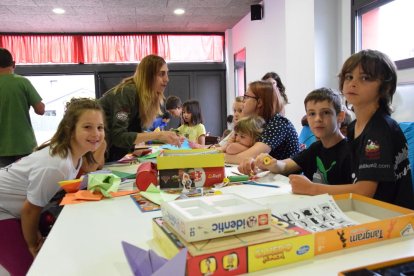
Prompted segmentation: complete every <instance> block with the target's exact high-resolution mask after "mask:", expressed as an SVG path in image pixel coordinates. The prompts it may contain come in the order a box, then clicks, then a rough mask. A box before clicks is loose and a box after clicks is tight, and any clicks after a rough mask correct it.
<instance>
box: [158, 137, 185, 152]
mask: <svg viewBox="0 0 414 276" xmlns="http://www.w3.org/2000/svg"><path fill="white" fill-rule="evenodd" d="M160 148H162V149H168V150H184V149H191V146H190V143H189V142H188V140H187V139H185V140H184V141H183V142H182V143H181V145H180V147H177V146H174V145H171V144H165V145H162V146H160Z"/></svg>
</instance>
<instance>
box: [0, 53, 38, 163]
mask: <svg viewBox="0 0 414 276" xmlns="http://www.w3.org/2000/svg"><path fill="white" fill-rule="evenodd" d="M14 68H15V62H14V60H13V57H12V55H11V53H10V52H9V51H8V50H7V49H5V48H0V168H1V167H5V166H7V165H9V164H11V163H13V162H14V161H16V160H18V159H20V158H21V157H23V156H26V155H28V154H30V153H32V151H33V149H34V147H36V146H37V142H36V138H35V135H34V131H33V127H32V122H31V121H30V115H29V109H30V106H32V107H33V109H34V111H35V112H36V114H39V115H43V114H44V113H45V105H44V103H43V102H42V98H41V97H40V95H39V93H37V91H36V89H35V88H34V87H33V85H32V84H31V83H30V81H29V80H28V79H27V78H25V77H23V76H19V75H16V74H14Z"/></svg>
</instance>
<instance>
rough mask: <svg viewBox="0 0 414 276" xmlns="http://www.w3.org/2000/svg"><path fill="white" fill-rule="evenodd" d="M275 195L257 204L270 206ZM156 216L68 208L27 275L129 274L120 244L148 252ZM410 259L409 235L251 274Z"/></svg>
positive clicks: (129, 208) (102, 207)
mask: <svg viewBox="0 0 414 276" xmlns="http://www.w3.org/2000/svg"><path fill="white" fill-rule="evenodd" d="M282 196H294V195H282ZM278 197H280V196H277V195H273V196H268V197H266V198H263V199H259V200H258V201H260V202H272V201H275V200H277V198H278ZM160 215H161V213H160V211H156V212H147V213H141V211H140V210H139V208H138V207H137V206H136V205H135V203H134V202H133V201H132V199H131V198H130V197H129V196H126V197H121V198H114V199H107V200H103V201H99V202H91V203H82V204H77V205H68V206H66V207H65V208H64V209H63V211H62V213H61V214H60V216H59V218H58V220H57V222H56V224H55V225H54V226H53V229H52V231H51V233H50V234H49V236H48V238H47V240H46V241H45V243H44V245H43V247H42V249H41V251H40V252H39V254H38V256H37V258H36V259H35V261H34V263H33V265H32V267H31V268H30V271H29V273H28V275H29V276H37V275H39V276H47V275H100V276H101V275H111V276H114V275H132V273H131V270H130V268H129V265H128V263H127V260H126V258H125V255H124V252H123V249H122V246H121V241H123V240H125V241H127V242H129V243H131V244H134V245H136V246H140V247H142V248H146V249H148V248H150V246H151V239H152V227H151V222H152V218H153V217H156V216H160ZM413 255H414V237H413V236H412V237H411V238H401V239H393V240H388V241H384V242H379V243H374V244H371V245H367V246H360V247H356V248H351V249H346V250H341V251H337V252H333V253H329V254H324V255H320V256H317V257H314V258H313V259H311V260H309V261H304V262H298V263H293V264H290V265H285V266H281V267H276V268H273V269H268V270H262V271H259V272H256V273H253V274H252V275H273V274H274V275H289V276H293V275H337V274H338V272H339V271H342V270H345V269H349V268H354V267H358V266H364V265H367V264H371V263H377V262H382V261H386V260H389V259H393V258H401V257H407V256H413Z"/></svg>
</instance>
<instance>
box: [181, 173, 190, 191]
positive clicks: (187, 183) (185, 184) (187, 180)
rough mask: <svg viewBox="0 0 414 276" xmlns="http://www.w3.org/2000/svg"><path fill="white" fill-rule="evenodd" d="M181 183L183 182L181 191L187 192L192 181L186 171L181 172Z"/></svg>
mask: <svg viewBox="0 0 414 276" xmlns="http://www.w3.org/2000/svg"><path fill="white" fill-rule="evenodd" d="M181 184H183V193H186V192H189V191H190V190H191V184H192V181H191V178H190V175H189V174H188V173H183V178H182V180H181Z"/></svg>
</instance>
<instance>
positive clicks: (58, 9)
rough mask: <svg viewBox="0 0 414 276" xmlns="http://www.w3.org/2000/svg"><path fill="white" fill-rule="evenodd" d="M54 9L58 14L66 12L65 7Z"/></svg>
mask: <svg viewBox="0 0 414 276" xmlns="http://www.w3.org/2000/svg"><path fill="white" fill-rule="evenodd" d="M52 11H53V12H54V13H56V14H64V13H65V12H66V11H65V10H64V9H61V8H54V9H53V10H52Z"/></svg>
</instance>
